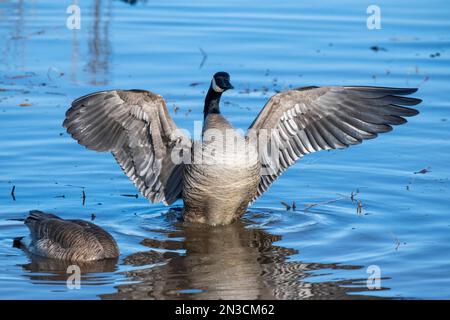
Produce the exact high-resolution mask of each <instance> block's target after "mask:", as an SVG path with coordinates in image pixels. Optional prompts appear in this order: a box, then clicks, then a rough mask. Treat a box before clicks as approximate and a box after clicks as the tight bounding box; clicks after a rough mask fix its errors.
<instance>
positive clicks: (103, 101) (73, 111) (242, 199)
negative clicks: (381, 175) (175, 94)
mask: <svg viewBox="0 0 450 320" xmlns="http://www.w3.org/2000/svg"><path fill="white" fill-rule="evenodd" d="M232 88H233V86H232V85H231V83H230V76H229V74H228V73H226V72H218V73H216V74H214V76H213V78H212V80H211V84H210V86H209V89H208V92H207V94H206V98H205V104H204V110H203V115H204V123H203V131H202V139H201V141H192V140H191V139H190V138H189V137H188V136H187V135H186V134H185V133H184V132H183V131H182V130H180V129H178V127H177V126H176V124H175V123H174V121H173V120H172V118H171V117H170V115H169V112H168V110H167V106H166V103H165V101H164V99H163V98H162V97H161V96H160V95H158V94H155V93H152V92H150V91H144V90H110V91H101V92H95V93H92V94H89V95H86V96H83V97H81V98H78V99H76V100H75V101H74V102H73V103H72V106H71V108H70V109H69V110H68V111H67V113H66V119H65V121H64V124H63V125H64V127H65V128H66V129H67V131H68V132H69V133H70V134H71V136H72V137H73V138H74V139H75V140H77V141H78V143H80V144H81V145H84V146H85V147H87V148H88V149H91V150H96V151H109V152H111V153H112V154H113V156H114V157H115V159H116V160H117V162H118V163H119V164H120V166H121V167H122V169H123V171H124V172H125V173H126V175H127V176H128V177H129V178H130V179H131V180H132V181H133V183H134V184H135V186H136V187H137V188H138V189H139V191H140V192H141V193H142V195H143V196H144V197H146V198H147V199H149V200H150V201H151V202H153V203H156V202H164V203H165V204H167V205H170V204H172V203H173V202H175V201H176V200H177V199H180V198H181V199H183V202H184V210H183V216H184V219H185V220H186V221H190V222H200V223H206V224H210V225H224V224H229V223H231V222H233V221H234V220H236V219H238V218H240V217H241V216H242V215H243V214H244V213H245V211H246V208H247V207H248V205H249V204H250V203H252V202H253V201H254V200H255V199H256V198H258V197H259V196H261V195H262V194H263V193H264V192H265V191H266V190H267V189H268V188H269V187H270V185H271V184H272V183H273V182H274V181H275V180H276V179H277V178H278V177H279V176H280V175H281V174H282V173H283V172H284V171H285V170H286V169H287V168H288V167H290V166H291V165H293V164H294V163H295V162H296V161H297V160H298V159H300V158H302V157H303V156H304V155H306V154H309V153H313V152H316V151H320V150H329V149H340V148H346V147H348V146H350V145H354V144H359V143H361V142H362V141H363V140H366V139H372V138H375V137H376V136H377V134H379V133H384V132H388V131H390V130H392V125H400V124H403V123H405V122H406V119H404V117H409V116H414V115H417V114H418V111H417V110H415V109H412V108H407V107H404V106H413V105H417V104H419V103H420V102H421V100H420V99H415V98H408V97H404V95H409V94H412V93H414V92H416V91H417V89H409V88H387V87H367V86H366V87H364V86H327V87H303V88H297V89H292V90H287V91H284V92H281V93H277V94H275V95H274V96H272V97H271V98H270V99H269V101H268V102H267V103H266V105H265V106H264V107H263V109H262V110H261V112H260V113H259V115H258V116H257V117H256V119H255V120H254V121H253V123H252V124H251V126H250V128H249V130H248V132H247V134H245V135H241V134H240V133H239V132H238V131H235V130H234V129H233V127H232V125H231V124H230V123H229V122H228V121H227V120H226V119H225V118H224V117H223V115H222V114H221V111H220V98H221V96H222V94H223V93H224V92H226V91H227V90H229V89H232ZM211 132H213V134H210V133H211ZM230 132H231V133H232V135H231V136H232V138H231V139H228V138H227V137H228V135H229V133H230ZM239 139H240V141H241V142H240V143H237V144H236V143H235V144H233V145H232V147H231V148H226V147H224V146H228V145H227V143H228V142H229V140H232V141H237V140H239ZM198 151H200V152H198ZM199 153H200V154H201V156H200V157H196V155H198V154H199ZM180 157H181V158H182V161H180ZM199 159H200V160H199ZM198 160H199V161H198Z"/></svg>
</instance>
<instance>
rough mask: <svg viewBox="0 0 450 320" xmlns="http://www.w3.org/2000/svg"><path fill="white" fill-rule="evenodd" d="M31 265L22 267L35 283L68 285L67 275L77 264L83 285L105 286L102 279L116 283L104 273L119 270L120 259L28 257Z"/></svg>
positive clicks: (27, 264)
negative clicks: (93, 260)
mask: <svg viewBox="0 0 450 320" xmlns="http://www.w3.org/2000/svg"><path fill="white" fill-rule="evenodd" d="M24 252H25V251H24ZM28 258H29V260H30V262H29V263H26V264H22V265H21V267H22V268H23V270H24V271H27V272H26V273H25V276H26V277H28V278H29V279H30V281H31V282H34V283H54V284H57V283H60V284H62V285H65V284H66V281H67V279H68V277H69V275H70V274H72V272H71V273H70V274H69V273H67V270H68V267H69V266H71V265H74V264H76V265H77V266H78V267H79V268H80V271H81V283H82V284H83V285H84V284H87V285H99V284H103V281H102V282H99V281H100V280H101V279H104V280H108V282H112V281H114V278H112V277H106V276H102V273H107V272H109V273H110V272H114V271H116V270H117V262H118V259H104V260H100V261H95V262H76V263H74V262H70V261H61V260H55V259H49V258H44V257H39V256H35V255H28Z"/></svg>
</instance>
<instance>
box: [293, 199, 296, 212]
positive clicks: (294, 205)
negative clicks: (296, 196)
mask: <svg viewBox="0 0 450 320" xmlns="http://www.w3.org/2000/svg"><path fill="white" fill-rule="evenodd" d="M295 209H297V205H296V204H295V201H292V211H295Z"/></svg>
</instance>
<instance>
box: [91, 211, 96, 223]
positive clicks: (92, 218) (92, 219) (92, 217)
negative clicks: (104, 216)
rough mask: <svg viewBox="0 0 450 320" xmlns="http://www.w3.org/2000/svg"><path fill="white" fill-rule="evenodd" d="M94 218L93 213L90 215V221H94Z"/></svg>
mask: <svg viewBox="0 0 450 320" xmlns="http://www.w3.org/2000/svg"><path fill="white" fill-rule="evenodd" d="M96 217H97V216H96V215H95V213H92V214H91V221H94V220H95V218H96Z"/></svg>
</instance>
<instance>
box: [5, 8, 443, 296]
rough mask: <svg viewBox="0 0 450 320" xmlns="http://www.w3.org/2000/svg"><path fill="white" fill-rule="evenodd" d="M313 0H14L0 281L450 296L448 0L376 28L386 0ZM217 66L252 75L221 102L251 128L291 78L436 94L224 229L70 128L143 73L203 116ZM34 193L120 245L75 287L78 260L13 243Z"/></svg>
mask: <svg viewBox="0 0 450 320" xmlns="http://www.w3.org/2000/svg"><path fill="white" fill-rule="evenodd" d="M297 2H298V1H284V2H282V3H281V2H275V1H258V4H257V5H256V4H255V3H250V2H249V3H246V4H243V3H241V2H238V1H234V0H229V1H227V2H226V3H218V2H204V1H190V2H189V3H186V2H185V1H171V2H169V3H168V2H167V1H147V2H138V3H137V4H135V5H130V4H128V3H124V2H121V1H99V0H98V1H79V4H80V6H81V11H82V22H81V29H80V30H76V31H74V30H68V29H67V28H66V26H65V24H66V18H67V16H68V15H67V14H66V13H65V12H66V7H67V5H68V4H69V2H68V1H62V2H56V1H48V0H46V1H39V2H35V1H5V0H3V1H0V70H1V75H0V121H1V122H0V298H3V299H12V298H16V299H36V298H39V299H42V298H45V299H75V298H78V299H95V298H97V299H98V298H100V299H122V298H146V299H153V298H157V299H203V298H224V299H226V298H249V299H254V298H279V299H303V298H305V299H309V298H325V299H337V298H347V299H351V298H417V299H422V298H432V299H435V298H449V297H450V274H449V270H450V212H449V208H450V199H449V191H450V190H449V188H450V180H449V177H450V167H449V163H450V152H449V150H450V149H449V147H450V103H449V98H450V97H449V93H448V92H449V91H448V88H449V85H450V77H449V76H450V64H449V55H448V54H449V49H450V34H449V30H450V29H449V28H450V21H449V20H448V14H449V9H450V5H449V3H448V1H443V0H442V1H438V0H432V1H426V2H423V1H395V3H394V2H393V1H378V4H379V5H380V7H381V10H382V29H381V30H368V29H367V28H366V17H367V14H366V8H367V6H368V5H369V4H371V3H370V2H367V1H358V2H356V1H355V3H353V2H350V1H341V2H340V5H339V6H336V4H335V1H322V2H321V3H320V4H318V3H315V4H299V3H297ZM371 47H375V48H373V49H371ZM376 49H379V50H378V51H377V50H376ZM218 70H226V71H228V72H229V73H230V74H231V77H232V82H233V85H234V86H235V88H236V89H235V90H234V91H230V92H227V93H226V95H225V97H224V99H223V101H224V106H223V112H224V113H225V114H226V116H227V117H228V118H229V119H230V121H231V122H232V123H233V124H234V125H235V126H237V127H239V128H242V129H245V128H247V127H248V125H249V124H250V123H251V122H252V121H253V119H254V117H255V116H256V114H257V113H258V111H259V110H260V108H261V107H262V106H263V105H264V103H265V101H266V100H267V99H268V97H270V96H271V95H272V94H274V93H275V92H276V91H277V90H283V89H285V88H288V87H289V86H308V85H330V84H354V85H355V84H356V85H380V86H394V87H419V92H418V93H417V94H416V95H415V96H417V97H419V98H421V99H423V100H424V102H423V103H422V104H421V105H419V106H418V108H419V109H420V111H421V114H420V115H419V116H417V117H414V118H411V119H409V123H408V124H406V125H403V126H401V127H397V128H395V129H394V131H393V132H391V133H388V134H384V135H381V136H380V137H378V138H377V139H375V140H372V141H366V142H365V143H363V144H362V145H359V146H355V147H351V148H349V149H347V150H344V151H332V152H322V153H316V154H312V155H308V156H307V157H305V158H304V159H302V160H301V161H300V162H299V163H298V164H296V165H295V166H293V167H291V168H290V169H289V170H288V171H287V172H286V173H285V174H284V175H283V176H282V177H281V178H280V179H279V180H278V181H277V182H276V183H275V184H274V185H273V187H272V188H271V189H270V190H269V192H267V193H266V194H264V196H263V197H262V198H260V199H259V200H258V201H257V202H256V203H255V204H254V205H253V206H252V207H251V208H250V209H249V212H248V214H247V215H246V216H245V218H244V219H243V221H242V222H239V223H236V224H233V225H231V226H227V227H220V228H205V227H201V226H189V225H183V224H182V223H180V222H179V221H178V219H177V216H178V213H177V212H174V211H169V208H167V207H164V206H163V205H159V204H157V205H151V204H149V203H148V202H147V201H146V200H145V199H143V198H142V197H140V196H139V197H138V198H136V197H128V196H124V195H134V194H136V193H137V191H136V190H135V188H134V187H133V185H132V183H131V182H130V181H129V180H128V178H127V177H126V176H125V175H124V174H123V173H122V172H121V170H120V168H119V167H118V165H117V164H116V163H115V161H114V159H113V158H112V156H111V155H110V154H101V153H95V152H92V151H88V150H86V149H84V148H83V147H81V146H79V145H77V143H76V142H75V141H74V140H72V139H71V138H70V137H69V136H68V134H66V133H65V131H64V129H63V128H62V127H61V123H62V121H63V118H64V113H65V111H66V109H67V108H68V106H69V105H70V102H71V101H72V100H73V99H75V98H76V97H79V96H81V95H84V94H86V93H89V92H92V91H96V90H101V89H104V88H142V89H150V90H151V91H154V92H157V93H160V94H162V95H163V96H164V97H165V98H166V100H167V102H168V106H169V108H170V109H171V114H172V116H173V118H174V119H175V121H176V122H177V124H178V125H179V126H180V127H182V128H186V129H188V130H192V129H193V121H194V120H200V119H201V118H202V115H201V112H202V101H203V97H204V94H205V89H206V88H207V86H208V84H209V79H210V77H211V74H212V73H214V72H216V71H218ZM175 106H176V107H178V108H179V109H177V112H176V113H175V112H174V110H173V109H175ZM422 169H427V170H426V171H425V173H417V172H420V171H421V170H422ZM415 172H416V173H415ZM422 172H424V171H422ZM13 187H15V189H14V197H15V199H13V197H12V196H11V190H12V188H13ZM83 191H84V194H85V199H84V201H83V197H82V193H83ZM352 192H353V194H354V197H353V200H352V199H351V194H352ZM293 201H295V203H296V207H297V209H296V210H295V211H293V210H290V211H287V210H286V208H285V207H284V205H283V204H282V203H281V202H285V203H289V204H291V203H292V202H293ZM358 203H361V204H362V213H358V212H357V207H358ZM311 204H317V205H315V206H311ZM180 205H181V203H177V204H176V206H178V207H179V206H180ZM32 209H39V210H43V211H48V212H52V213H56V214H58V215H60V216H61V217H64V218H81V219H86V220H89V219H91V216H92V214H95V220H94V222H95V223H97V224H98V225H100V226H102V227H104V228H105V229H106V230H108V231H109V232H110V233H111V234H112V235H113V236H114V237H115V238H116V240H117V241H118V243H119V246H120V249H121V256H120V259H119V260H118V261H107V262H102V263H99V264H93V265H92V264H91V265H83V266H81V269H82V271H83V276H82V281H81V289H69V288H68V287H67V286H66V279H67V276H68V275H67V274H66V268H67V265H65V264H63V263H56V262H54V261H48V260H45V259H35V258H31V257H28V256H27V255H26V254H25V253H24V252H22V251H21V250H20V249H17V248H14V247H13V246H12V242H13V239H14V238H15V237H18V236H24V235H26V234H27V233H28V230H27V229H26V227H25V226H24V225H23V224H22V222H20V221H15V220H11V219H16V218H23V217H24V216H25V215H26V213H27V212H28V211H29V210H32ZM305 209H306V210H305ZM370 266H377V267H378V268H379V269H380V271H381V275H380V276H381V278H382V279H381V287H380V288H379V289H373V290H369V289H368V288H367V283H366V281H367V279H368V277H369V276H370V273H368V271H370V270H371V269H370V268H369V269H368V267H370Z"/></svg>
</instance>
